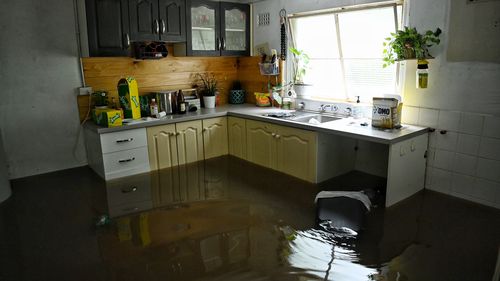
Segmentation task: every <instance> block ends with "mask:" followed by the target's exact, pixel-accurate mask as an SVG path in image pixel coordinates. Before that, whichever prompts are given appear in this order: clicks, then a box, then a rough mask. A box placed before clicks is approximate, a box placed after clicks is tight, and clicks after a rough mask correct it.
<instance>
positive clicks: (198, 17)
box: [186, 0, 221, 56]
mask: <svg viewBox="0 0 500 281" xmlns="http://www.w3.org/2000/svg"><path fill="white" fill-rule="evenodd" d="M188 1H189V2H188V3H189V5H188V11H187V14H188V16H187V18H186V22H187V27H188V28H187V55H189V56H192V55H197V56H220V44H221V41H220V15H219V13H220V11H219V2H213V1H207V0H188Z"/></svg>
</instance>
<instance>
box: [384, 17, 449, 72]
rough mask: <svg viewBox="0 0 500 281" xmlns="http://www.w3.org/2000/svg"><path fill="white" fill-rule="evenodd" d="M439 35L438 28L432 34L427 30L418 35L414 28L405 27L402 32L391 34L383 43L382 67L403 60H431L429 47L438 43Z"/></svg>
mask: <svg viewBox="0 0 500 281" xmlns="http://www.w3.org/2000/svg"><path fill="white" fill-rule="evenodd" d="M440 34H441V29H439V28H437V29H436V31H434V32H432V31H431V30H427V31H426V32H425V33H424V34H420V33H418V31H417V29H416V28H415V27H407V26H405V27H404V29H403V30H398V31H397V32H395V33H391V36H390V37H387V38H385V41H386V42H384V47H385V48H384V50H383V53H384V55H383V61H384V64H383V67H387V66H389V65H391V64H393V63H395V62H396V61H400V60H405V59H425V58H432V56H431V55H430V54H429V47H431V46H433V45H434V44H435V45H438V44H439V43H440V40H439V35H440Z"/></svg>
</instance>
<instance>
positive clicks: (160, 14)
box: [128, 0, 186, 42]
mask: <svg viewBox="0 0 500 281" xmlns="http://www.w3.org/2000/svg"><path fill="white" fill-rule="evenodd" d="M128 2H129V21H130V38H131V40H132V41H158V40H160V41H166V42H181V41H185V40H186V21H185V15H186V4H185V0H128Z"/></svg>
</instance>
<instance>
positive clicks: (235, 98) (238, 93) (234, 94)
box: [229, 90, 245, 104]
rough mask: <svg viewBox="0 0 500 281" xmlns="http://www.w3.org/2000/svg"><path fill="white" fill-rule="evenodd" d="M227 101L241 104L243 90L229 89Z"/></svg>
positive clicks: (243, 94) (243, 96) (242, 101)
mask: <svg viewBox="0 0 500 281" xmlns="http://www.w3.org/2000/svg"><path fill="white" fill-rule="evenodd" d="M229 103H231V104H242V103H245V90H231V93H230V94H229Z"/></svg>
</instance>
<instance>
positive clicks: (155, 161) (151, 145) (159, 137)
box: [147, 124, 179, 170]
mask: <svg viewBox="0 0 500 281" xmlns="http://www.w3.org/2000/svg"><path fill="white" fill-rule="evenodd" d="M147 137H148V151H149V165H150V166H151V170H158V169H164V168H168V167H172V166H177V165H178V164H179V161H178V155H177V139H176V132H175V125H174V124H171V125H164V126H156V127H149V128H147Z"/></svg>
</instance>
